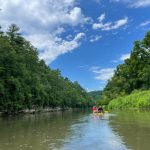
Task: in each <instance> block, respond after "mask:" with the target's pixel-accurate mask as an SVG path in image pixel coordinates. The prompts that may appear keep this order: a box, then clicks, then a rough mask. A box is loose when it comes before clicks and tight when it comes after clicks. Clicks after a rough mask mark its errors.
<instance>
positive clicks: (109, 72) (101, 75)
mask: <svg viewBox="0 0 150 150" xmlns="http://www.w3.org/2000/svg"><path fill="white" fill-rule="evenodd" d="M114 70H115V68H103V69H101V68H99V67H92V68H91V71H92V72H93V73H95V75H96V77H95V79H96V80H100V81H107V80H109V79H111V77H112V76H113V75H114Z"/></svg>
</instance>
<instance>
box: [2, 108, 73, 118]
mask: <svg viewBox="0 0 150 150" xmlns="http://www.w3.org/2000/svg"><path fill="white" fill-rule="evenodd" d="M66 110H72V108H60V107H57V108H41V109H39V108H38V109H24V110H20V111H16V112H10V113H9V112H8V111H1V112H0V116H2V115H5V114H7V115H17V114H36V113H46V112H58V111H66Z"/></svg>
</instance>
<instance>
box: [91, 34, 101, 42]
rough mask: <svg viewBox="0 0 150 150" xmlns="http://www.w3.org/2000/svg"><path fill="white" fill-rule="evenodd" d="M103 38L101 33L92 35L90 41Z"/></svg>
mask: <svg viewBox="0 0 150 150" xmlns="http://www.w3.org/2000/svg"><path fill="white" fill-rule="evenodd" d="M101 38H102V36H101V35H95V36H91V38H90V42H96V41H98V40H99V39H101Z"/></svg>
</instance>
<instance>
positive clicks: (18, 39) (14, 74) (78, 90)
mask: <svg viewBox="0 0 150 150" xmlns="http://www.w3.org/2000/svg"><path fill="white" fill-rule="evenodd" d="M90 105H91V100H90V97H89V96H88V94H87V92H86V91H85V90H84V89H83V88H82V87H81V86H80V85H79V83H78V82H71V81H70V80H69V79H68V78H65V77H62V75H61V72H60V71H59V70H53V69H51V68H50V67H49V66H47V65H46V64H45V62H44V60H40V59H39V58H38V50H37V48H35V47H34V46H33V45H32V44H31V43H30V42H29V41H27V40H26V39H25V38H24V37H23V36H22V35H21V34H20V33H19V27H17V26H16V25H15V24H12V25H11V26H10V27H9V28H8V30H7V31H6V32H3V31H2V29H1V28H0V111H7V112H14V111H20V110H23V109H31V108H44V107H52V108H54V107H62V108H64V107H88V106H90Z"/></svg>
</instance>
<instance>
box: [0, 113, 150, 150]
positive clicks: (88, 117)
mask: <svg viewBox="0 0 150 150" xmlns="http://www.w3.org/2000/svg"><path fill="white" fill-rule="evenodd" d="M95 149H96V150H150V112H146V111H144V112H141V111H128V112H113V113H108V114H105V115H104V116H94V115H93V114H92V113H91V112H89V111H66V112H55V113H41V114H37V115H24V116H17V117H0V150H95Z"/></svg>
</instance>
